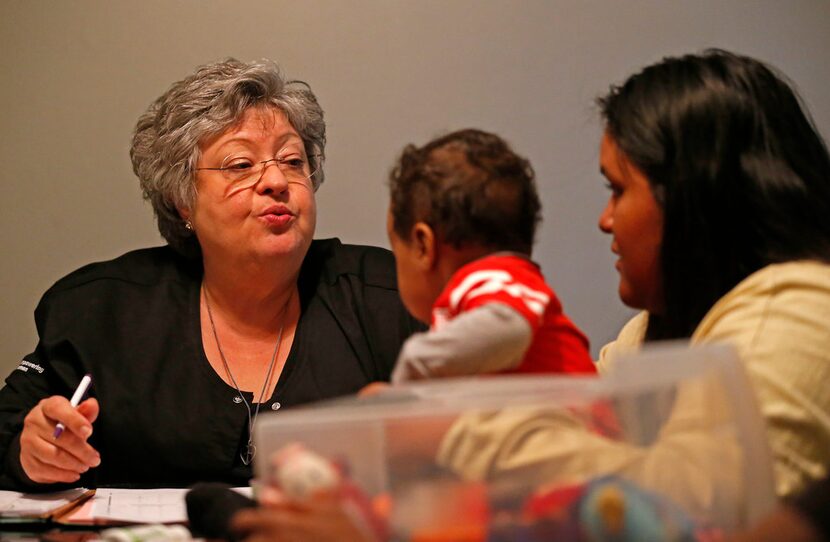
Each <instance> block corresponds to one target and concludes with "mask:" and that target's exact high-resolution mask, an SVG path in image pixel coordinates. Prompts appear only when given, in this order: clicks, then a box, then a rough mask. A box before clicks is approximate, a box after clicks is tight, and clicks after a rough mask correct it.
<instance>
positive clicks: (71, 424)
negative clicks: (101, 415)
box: [35, 395, 98, 438]
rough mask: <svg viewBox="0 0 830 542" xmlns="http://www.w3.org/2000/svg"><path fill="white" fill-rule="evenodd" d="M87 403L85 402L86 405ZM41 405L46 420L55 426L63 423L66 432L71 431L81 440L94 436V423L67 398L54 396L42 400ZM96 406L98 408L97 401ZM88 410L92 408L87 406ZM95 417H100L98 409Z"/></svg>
mask: <svg viewBox="0 0 830 542" xmlns="http://www.w3.org/2000/svg"><path fill="white" fill-rule="evenodd" d="M87 401H89V399H87ZM87 401H84V403H86V402H87ZM39 405H42V411H43V415H44V416H45V418H46V419H47V420H48V421H51V422H53V425H57V424H58V423H62V424H63V426H64V431H71V432H72V433H75V434H76V435H78V436H80V437H81V438H89V436H90V435H91V434H92V423H91V422H90V421H89V420H88V419H87V418H86V416H84V415H83V414H82V413H81V412H79V411H78V409H77V408H76V407H73V406H72V404H71V403H70V402H69V401H68V400H67V399H66V397H61V396H59V395H53V396H52V397H47V398H46V399H44V400H42V401H41V402H40V403H39ZM95 406H96V407H97V401H96V405H95ZM35 408H37V407H35ZM86 408H87V409H90V408H92V407H91V406H87V407H86ZM95 415H96V416H97V415H98V413H97V408H96V409H95Z"/></svg>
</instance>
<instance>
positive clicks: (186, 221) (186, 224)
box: [184, 220, 193, 231]
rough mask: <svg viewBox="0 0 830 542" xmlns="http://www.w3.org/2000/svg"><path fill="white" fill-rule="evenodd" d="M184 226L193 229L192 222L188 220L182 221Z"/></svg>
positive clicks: (189, 229) (188, 229)
mask: <svg viewBox="0 0 830 542" xmlns="http://www.w3.org/2000/svg"><path fill="white" fill-rule="evenodd" d="M184 227H185V229H186V230H187V231H193V223H192V222H191V221H189V220H185V221H184Z"/></svg>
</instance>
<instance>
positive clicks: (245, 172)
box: [196, 153, 320, 186]
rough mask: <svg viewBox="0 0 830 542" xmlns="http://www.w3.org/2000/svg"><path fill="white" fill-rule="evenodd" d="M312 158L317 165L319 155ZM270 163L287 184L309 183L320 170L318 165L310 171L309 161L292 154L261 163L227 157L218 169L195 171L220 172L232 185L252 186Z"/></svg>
mask: <svg viewBox="0 0 830 542" xmlns="http://www.w3.org/2000/svg"><path fill="white" fill-rule="evenodd" d="M313 156H314V158H316V159H317V160H318V161H317V164H319V158H320V155H319V154H315V155H313ZM271 162H274V163H275V164H277V167H278V168H280V171H281V172H282V174H283V175H284V176H285V178H286V180H287V181H288V182H305V181H309V180H311V178H312V177H313V176H314V174H315V173H317V171H318V170H319V169H320V168H319V165H318V166H317V167H316V168H314V170H312V169H311V165H310V163H309V161H308V160H307V159H306V158H305V157H304V156H301V155H298V154H296V153H292V154H291V155H289V156H286V157H279V156H278V157H275V158H271V159H270V160H263V161H262V162H254V161H253V160H251V159H249V158H243V157H239V156H228V157H226V158H225V159H224V160H222V165H221V166H219V167H199V168H196V171H204V170H207V171H221V172H222V176H223V177H225V179H227V180H228V182H230V183H232V184H235V185H246V186H253V185H255V184H256V183H258V182H259V181H260V179H262V176H263V175H264V174H265V168H267V167H268V164H269V163H271Z"/></svg>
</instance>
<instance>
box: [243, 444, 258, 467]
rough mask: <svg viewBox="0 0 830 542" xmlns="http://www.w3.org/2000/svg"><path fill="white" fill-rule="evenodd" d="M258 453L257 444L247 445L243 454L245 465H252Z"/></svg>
mask: <svg viewBox="0 0 830 542" xmlns="http://www.w3.org/2000/svg"><path fill="white" fill-rule="evenodd" d="M255 455H256V446H254V445H253V444H251V443H249V444H248V445H247V446H245V453H244V454H243V455H242V463H243V464H244V465H250V464H251V461H253V460H254V456H255Z"/></svg>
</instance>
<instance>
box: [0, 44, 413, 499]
mask: <svg viewBox="0 0 830 542" xmlns="http://www.w3.org/2000/svg"><path fill="white" fill-rule="evenodd" d="M325 141H326V137H325V124H324V122H323V111H322V109H321V108H320V106H319V104H318V103H317V100H316V98H315V96H314V94H313V93H312V92H311V90H310V89H309V87H308V86H307V85H305V84H304V83H301V82H297V81H286V80H284V79H283V78H282V76H281V75H280V72H279V70H278V68H277V67H276V66H275V65H274V64H272V63H270V62H254V63H243V62H239V61H237V60H232V59H231V60H227V61H224V62H219V63H215V64H211V65H207V66H204V67H201V68H199V69H198V70H197V71H196V72H195V73H194V74H192V75H190V76H189V77H187V78H185V79H183V80H182V81H179V82H178V83H175V84H174V85H173V86H172V87H170V89H169V90H167V92H165V93H164V94H163V95H162V96H161V97H160V98H158V99H157V100H156V101H155V102H154V103H153V104H151V105H150V107H149V109H148V110H147V112H146V113H145V114H144V115H142V116H141V118H140V119H139V120H138V123H137V125H136V129H135V134H134V136H133V143H132V149H131V151H130V155H131V157H132V162H133V170H134V171H135V173H136V175H137V176H138V178H139V180H140V182H141V187H142V190H143V192H144V197H145V198H146V199H147V200H149V201H150V202H151V203H152V205H153V209H154V211H155V214H156V217H157V220H158V226H159V231H160V232H161V234H162V236H163V237H164V238H165V239H166V240H167V242H168V246H165V247H158V248H151V249H145V250H137V251H134V252H130V253H128V254H125V255H123V256H121V257H119V258H117V259H115V260H112V261H108V262H101V263H95V264H92V265H89V266H86V267H84V268H82V269H80V270H78V271H75V272H74V273H71V274H70V275H68V276H67V277H65V278H63V279H61V280H59V281H58V282H57V283H56V284H55V285H54V286H53V287H52V288H50V289H49V291H47V292H46V294H45V295H44V296H43V298H42V300H41V302H40V304H39V306H38V308H37V311H36V313H35V319H36V323H37V329H38V333H39V339H40V340H39V343H38V345H37V348H36V349H35V351H34V352H33V353H31V354H29V355H28V356H26V357H25V358H24V361H23V363H22V364H21V366H20V367H19V368H18V369H19V370H15V371H14V372H13V373H12V374H11V375H10V376H9V377H8V378H7V379H6V386H5V387H4V388H3V389H2V391H0V457H2V460H3V461H4V463H3V465H4V468H3V474H2V476H0V483H2V485H4V486H6V487H13V488H24V489H27V488H46V487H51V486H52V485H53V484H84V485H87V486H100V485H129V486H178V485H187V484H191V483H193V482H196V481H203V480H217V481H226V482H229V483H233V484H246V483H247V481H248V479H249V478H250V476H251V468H250V464H251V461H252V459H253V458H254V456H255V453H256V449H255V447H254V446H253V444H252V440H251V431H252V428H253V425H254V422H255V421H256V418H257V416H258V415H259V414H260V413H261V412H262V411H269V412H271V411H279V410H281V409H283V408H286V407H290V406H293V405H297V404H301V403H307V402H310V401H314V400H318V399H324V398H328V397H334V396H337V395H342V394H347V393H351V392H354V391H357V390H359V389H360V388H361V387H363V386H364V385H365V384H367V383H369V382H372V381H376V380H386V379H388V377H389V374H390V370H391V368H392V366H393V364H394V362H395V357H396V355H397V353H398V350H399V347H400V345H401V343H402V342H403V340H404V339H406V337H407V336H408V335H410V334H411V333H412V332H413V331H415V330H416V329H418V328H419V325H418V324H417V323H415V321H414V320H412V319H411V318H410V316H409V315H408V314H407V313H406V311H405V309H404V308H403V306H402V305H401V303H400V301H399V298H398V293H397V287H396V280H395V274H394V261H393V259H392V257H391V254H390V253H389V252H388V251H385V250H382V249H378V248H373V247H361V246H350V245H343V244H341V243H340V242H339V241H338V240H337V239H329V240H314V241H313V240H312V237H313V235H314V229H315V223H316V204H315V192H316V190H317V189H318V188H319V186H320V184H321V183H322V182H323V162H324V157H325ZM85 374H90V375H91V377H92V382H93V384H92V388H91V393H90V398H88V399H86V400H84V401H82V402H81V403H80V404H78V405H77V408H76V407H74V406H73V404H72V403H71V402H70V401H69V399H67V398H68V397H70V396H71V395H72V394H73V391H74V390H75V388H76V387H77V386H78V383H79V381H80V380H81V378H82V377H83V376H84V375H85ZM57 424H61V425H62V426H63V427H64V428H65V429H64V430H63V433H62V434H60V435H59V436H56V435H57V432H56V425H57Z"/></svg>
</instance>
